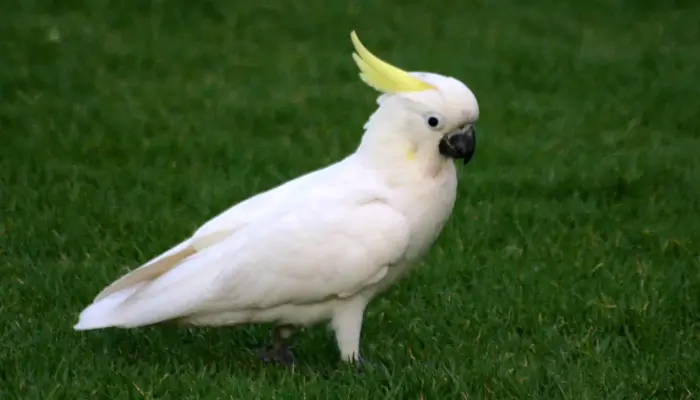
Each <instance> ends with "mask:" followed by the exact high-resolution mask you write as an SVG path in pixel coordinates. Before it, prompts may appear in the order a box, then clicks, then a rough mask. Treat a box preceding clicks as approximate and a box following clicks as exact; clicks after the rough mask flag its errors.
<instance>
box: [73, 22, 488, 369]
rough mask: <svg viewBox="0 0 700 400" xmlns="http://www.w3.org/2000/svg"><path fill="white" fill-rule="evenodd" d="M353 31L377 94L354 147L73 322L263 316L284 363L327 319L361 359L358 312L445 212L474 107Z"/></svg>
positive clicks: (401, 270) (459, 88) (230, 216)
mask: <svg viewBox="0 0 700 400" xmlns="http://www.w3.org/2000/svg"><path fill="white" fill-rule="evenodd" d="M350 39H351V42H352V45H353V47H354V52H353V53H352V58H353V60H354V62H355V64H356V66H357V68H358V69H359V78H360V80H361V81H362V82H364V83H365V84H366V85H367V86H369V87H370V88H372V89H374V90H375V91H377V92H378V93H379V94H378V97H377V98H376V102H377V108H376V110H375V111H374V112H373V113H372V114H371V115H370V116H369V118H368V119H367V120H366V122H365V123H364V125H363V129H362V135H361V138H360V140H359V143H358V145H357V147H356V148H355V151H354V152H352V153H351V154H348V155H347V156H345V157H344V158H342V159H340V160H338V161H336V162H334V163H332V164H330V165H327V166H324V167H321V168H318V169H316V170H312V171H310V172H306V173H303V174H301V175H299V176H298V177H296V178H294V179H291V180H289V181H287V182H284V183H282V184H280V185H278V186H276V187H273V188H271V189H268V190H265V191H261V192H259V193H257V194H254V195H252V196H251V197H249V198H247V199H245V200H243V201H241V202H239V203H237V204H234V205H233V206H231V207H230V208H228V209H226V210H224V211H222V212H221V213H219V214H218V215H216V216H214V217H213V218H212V219H210V220H209V221H207V222H205V223H204V224H202V225H201V226H200V227H199V228H198V229H196V230H194V232H193V234H192V235H191V236H190V237H187V238H185V239H184V240H182V241H181V242H180V243H179V244H176V245H174V246H173V247H172V248H170V249H169V250H167V251H164V252H163V253H162V254H160V255H158V256H155V257H154V258H152V259H151V260H149V261H147V262H146V263H145V264H143V265H141V266H140V267H138V268H136V269H133V270H131V271H130V272H128V273H126V274H124V275H123V276H121V277H119V278H118V279H117V280H115V281H114V282H113V283H111V284H109V285H108V286H107V287H105V288H104V289H103V290H102V291H101V292H99V294H98V295H97V296H96V297H95V298H94V300H93V301H92V303H91V304H89V305H88V306H87V307H86V308H85V309H84V310H83V311H82V312H81V313H80V315H79V320H78V322H77V324H75V325H74V329H75V330H77V331H85V330H96V329H105V328H122V329H129V328H137V327H143V326H149V325H160V324H168V323H174V324H176V325H182V326H190V327H197V326H200V327H224V326H240V325H248V324H268V325H271V326H272V329H271V343H270V344H269V346H266V347H265V348H263V349H261V350H260V351H259V354H258V355H259V357H260V358H262V359H263V360H265V361H266V362H271V363H276V364H282V365H289V364H293V363H294V362H295V355H294V354H293V353H292V350H291V349H292V345H293V342H294V340H293V338H294V336H295V334H297V333H298V332H299V331H300V330H301V329H303V328H305V327H310V326H313V325H316V324H321V323H327V324H328V326H329V327H330V328H331V330H332V332H333V333H334V334H335V342H336V344H337V348H338V352H339V355H340V358H341V360H343V361H345V362H347V363H352V364H355V365H362V364H363V363H364V362H365V361H366V359H365V358H364V357H363V355H362V354H361V351H360V339H361V332H362V326H363V320H364V314H365V310H366V309H367V307H368V305H369V304H370V302H371V300H373V299H374V298H376V297H377V296H378V295H379V294H381V293H383V292H385V291H387V290H388V289H389V288H390V287H393V286H394V284H395V283H396V282H398V281H399V280H401V279H402V278H403V277H404V276H406V275H407V273H408V272H409V271H411V270H413V269H414V267H415V266H416V265H419V264H421V263H420V261H421V260H422V259H423V258H424V257H425V255H426V254H427V252H428V251H429V250H430V248H431V247H432V246H433V244H434V242H435V240H436V239H437V237H438V236H439V234H440V233H441V232H442V230H443V227H444V225H445V224H446V222H447V221H448V219H449V218H450V216H451V214H452V211H453V208H454V205H455V202H456V198H457V183H458V178H457V167H456V166H455V161H458V160H461V163H462V164H463V165H466V164H468V163H469V162H470V161H471V160H472V158H473V156H474V153H475V149H476V123H477V121H478V118H479V105H478V102H477V99H476V97H475V95H474V93H473V92H472V91H471V89H469V87H468V86H467V85H466V84H464V83H463V82H462V81H460V80H459V79H457V78H454V77H451V76H447V75H442V74H438V73H434V72H408V71H405V70H403V69H401V68H399V67H397V66H394V65H392V64H389V63H388V62H386V61H384V60H382V59H380V58H379V57H377V56H376V55H374V54H373V53H372V52H370V51H369V50H368V49H367V48H366V47H365V46H364V44H363V43H362V42H361V41H360V40H359V38H358V36H357V33H356V32H355V31H354V30H353V31H351V34H350Z"/></svg>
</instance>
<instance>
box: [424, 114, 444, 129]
mask: <svg viewBox="0 0 700 400" xmlns="http://www.w3.org/2000/svg"><path fill="white" fill-rule="evenodd" d="M426 122H427V123H428V126H429V127H431V128H433V129H439V128H440V126H441V125H442V119H441V118H440V117H439V116H437V115H429V116H428V118H426Z"/></svg>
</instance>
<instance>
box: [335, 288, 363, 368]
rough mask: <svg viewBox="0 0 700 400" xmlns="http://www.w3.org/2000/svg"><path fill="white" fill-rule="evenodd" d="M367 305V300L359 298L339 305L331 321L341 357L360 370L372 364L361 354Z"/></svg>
mask: <svg viewBox="0 0 700 400" xmlns="http://www.w3.org/2000/svg"><path fill="white" fill-rule="evenodd" d="M366 305H367V303H366V302H365V301H362V299H358V300H357V301H354V302H351V303H348V304H345V305H343V306H341V307H338V309H337V310H336V311H335V313H334V315H333V319H332V321H331V326H332V327H333V330H334V331H335V338H336V341H337V342H338V349H339V350H340V357H341V359H342V360H343V361H345V362H348V363H350V364H352V365H354V366H355V368H356V369H357V371H358V372H362V371H363V370H364V367H366V366H368V365H371V364H370V363H368V362H367V361H366V360H365V359H364V358H362V356H361V355H360V334H361V331H362V319H363V315H364V311H365V306H366Z"/></svg>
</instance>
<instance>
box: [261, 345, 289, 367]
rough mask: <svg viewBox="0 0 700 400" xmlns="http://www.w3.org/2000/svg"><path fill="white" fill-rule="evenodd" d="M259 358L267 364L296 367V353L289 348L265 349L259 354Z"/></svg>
mask: <svg viewBox="0 0 700 400" xmlns="http://www.w3.org/2000/svg"><path fill="white" fill-rule="evenodd" d="M258 357H260V359H261V360H262V361H263V362H265V363H266V364H267V363H271V364H278V365H294V362H295V359H294V353H292V350H291V349H290V348H289V347H278V348H274V347H273V348H270V349H263V350H260V351H259V352H258Z"/></svg>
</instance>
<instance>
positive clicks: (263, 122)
mask: <svg viewBox="0 0 700 400" xmlns="http://www.w3.org/2000/svg"><path fill="white" fill-rule="evenodd" d="M10 3H14V4H10ZM430 4H431V3H429V2H423V4H418V2H408V1H407V2H404V1H399V0H388V1H381V2H380V1H370V0H366V1H360V2H352V3H351V2H336V3H333V2H325V1H322V0H307V1H304V2H301V1H300V2H291V1H282V0H263V1H255V2H254V1H250V2H246V1H239V2H226V1H223V0H220V1H214V0H207V1H200V2H194V1H193V2H189V1H184V0H177V1H175V0H173V1H165V0H161V1H150V2H149V1H143V0H142V1H136V0H123V1H107V0H95V1H86V0H85V1H78V0H73V1H64V2H58V1H42V0H36V1H27V2H21V3H20V2H6V4H3V5H2V6H0V37H1V38H2V40H1V41H0V51H1V52H0V54H1V56H0V135H1V138H2V140H1V141H0V196H1V197H0V216H1V218H0V246H1V247H0V272H1V278H0V321H1V323H0V398H2V399H3V400H5V399H71V400H75V399H144V398H145V399H251V400H254V399H301V398H309V399H312V398H324V399H336V398H337V399H381V398H391V399H415V400H419V399H426V400H438V399H440V400H441V399H481V398H489V399H509V398H514V399H516V398H517V399H524V398H532V399H560V398H561V399H576V400H579V399H642V398H658V399H662V398H669V399H691V398H698V396H700V257H699V255H700V236H699V235H700V219H698V215H699V214H700V157H699V156H698V153H699V152H700V112H699V110H700V81H699V80H698V77H699V76H700V39H699V38H700V24H699V23H698V21H700V4H699V5H696V4H694V3H693V2H691V1H690V0H688V1H667V2H663V1H656V2H653V1H650V0H649V1H641V0H637V1H634V0H610V1H602V0H596V1H592V2H589V3H588V4H586V3H585V2H581V1H575V0H561V1H555V0H533V1H529V2H526V1H518V0H493V1H483V0H482V1H479V0H467V1H463V2H460V1H456V0H453V1H446V0H445V1H440V2H436V3H432V5H430ZM352 29H356V30H357V32H358V34H359V35H360V38H362V40H363V41H364V43H365V44H366V45H367V46H368V47H369V48H370V49H371V50H372V51H374V52H375V53H376V54H378V55H380V56H382V57H384V58H386V59H388V60H390V61H392V62H394V63H396V64H398V65H400V66H402V67H405V68H408V69H413V70H427V71H435V72H440V73H443V74H447V75H453V76H456V77H458V78H460V79H462V80H463V81H465V82H466V83H467V84H468V85H469V86H470V87H471V88H472V89H473V91H474V92H475V94H476V95H477V97H478V99H479V101H480V106H481V120H480V122H479V124H478V130H479V134H480V136H479V147H478V148H477V153H476V156H475V158H474V159H473V161H472V163H470V164H469V165H468V166H467V167H466V168H459V171H460V172H459V174H460V189H459V196H458V199H457V204H456V206H455V210H454V213H453V216H452V218H451V220H450V221H449V223H448V225H447V227H446V228H445V230H444V231H443V234H442V235H441V236H440V238H439V240H438V242H437V243H436V245H435V246H434V248H433V249H432V251H431V253H430V254H429V255H428V257H427V258H426V259H425V262H424V263H423V265H422V266H421V268H420V269H419V270H417V271H415V273H414V274H412V275H410V276H409V277H408V278H407V279H406V280H404V281H402V282H401V283H400V284H399V285H397V286H396V287H395V288H394V290H392V291H390V292H387V293H386V294H384V295H383V296H381V297H380V298H378V299H376V300H375V301H374V302H373V303H372V304H371V305H370V307H369V309H368V312H367V315H366V320H365V325H364V331H363V341H362V349H363V351H364V353H365V356H366V357H367V358H369V359H370V360H372V361H373V362H374V363H375V368H374V369H371V370H368V371H367V372H366V373H365V374H364V375H357V374H356V373H355V372H354V370H352V369H349V368H347V367H345V366H343V365H342V364H341V363H340V362H339V361H338V356H337V350H336V347H335V343H334V340H333V336H332V335H331V334H330V333H329V332H327V331H326V329H324V327H322V326H319V327H316V328H313V329H310V330H307V331H306V332H304V333H303V334H302V335H301V336H300V337H299V340H298V342H297V347H296V350H295V351H296V355H297V358H298V360H299V364H298V365H297V366H296V367H295V368H294V369H285V368H279V367H275V366H265V365H262V364H261V363H260V362H258V361H257V359H256V358H255V357H254V355H253V354H252V353H251V350H253V349H255V348H256V347H257V346H258V345H259V344H260V343H262V342H264V341H265V340H267V328H266V327H245V328H237V329H227V328H221V329H171V328H144V329H137V330H130V331H126V330H104V331H90V332H75V331H73V330H72V326H73V324H75V322H76V321H77V316H78V313H79V312H80V311H81V310H82V308H83V307H84V306H86V305H87V304H88V303H89V302H90V301H91V300H92V298H93V297H94V296H95V295H96V294H97V293H98V292H99V291H100V290H101V289H102V288H103V287H104V285H106V284H108V283H109V282H111V281H112V280H113V279H115V278H117V277H118V276H119V275H120V274H121V273H123V272H125V271H127V270H128V269H130V268H133V267H135V266H138V265H139V263H141V262H143V261H146V260H148V259H149V258H151V257H152V256H154V255H156V254H158V253H159V252H161V251H163V250H165V249H167V248H168V247H170V246H171V245H173V244H174V243H176V241H179V240H180V239H182V238H183V237H184V236H185V235H188V234H190V233H191V232H192V230H193V229H195V228H196V227H198V226H199V224H200V223H202V222H204V221H206V220H207V219H208V218H210V217H212V216H213V215H215V214H216V213H218V212H219V211H221V210H223V209H224V208H227V207H228V206H230V205H231V204H233V203H235V202H238V201H240V200H243V199H245V198H246V197H248V196H250V195H252V194H254V193H256V192H258V191H261V190H263V189H266V188H270V187H272V186H275V185H277V184H280V183H282V182H284V181H286V180H288V179H290V178H293V177H295V176H297V175H299V174H301V173H304V172H307V171H310V170H312V169H315V168H319V167H322V166H324V165H326V164H328V163H331V162H333V161H334V160H338V159H340V158H342V157H344V156H345V155H346V154H348V153H350V152H352V151H353V150H354V148H355V146H356V145H357V143H358V141H359V139H360V136H361V134H362V130H361V128H362V125H363V123H364V122H365V120H366V118H367V117H368V116H369V114H370V113H371V112H372V111H373V109H374V107H375V103H374V101H375V97H376V93H375V92H373V91H372V90H371V89H369V88H367V87H366V86H364V85H363V84H362V83H361V82H360V80H359V79H358V77H357V71H356V67H355V65H354V64H353V62H352V60H351V58H350V53H351V43H350V38H349V33H350V31H351V30H352Z"/></svg>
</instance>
